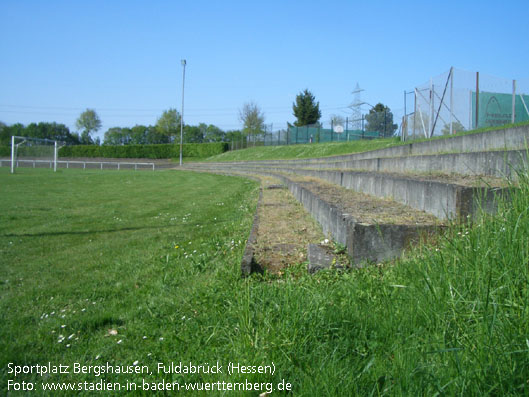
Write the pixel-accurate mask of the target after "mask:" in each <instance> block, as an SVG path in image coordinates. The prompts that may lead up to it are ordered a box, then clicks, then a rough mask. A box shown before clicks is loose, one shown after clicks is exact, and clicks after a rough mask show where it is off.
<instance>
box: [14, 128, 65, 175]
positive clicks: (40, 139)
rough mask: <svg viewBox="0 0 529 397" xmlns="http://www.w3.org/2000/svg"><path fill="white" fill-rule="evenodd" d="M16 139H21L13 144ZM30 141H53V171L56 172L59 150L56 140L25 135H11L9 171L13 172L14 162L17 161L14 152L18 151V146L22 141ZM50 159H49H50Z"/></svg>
mask: <svg viewBox="0 0 529 397" xmlns="http://www.w3.org/2000/svg"><path fill="white" fill-rule="evenodd" d="M16 139H22V142H19V143H17V144H15V140H16ZM28 140H30V141H40V142H47V143H53V146H54V148H53V172H57V157H58V152H59V146H58V145H57V141H54V140H52V139H43V138H32V137H26V136H15V135H12V136H11V173H12V174H14V173H15V163H16V161H17V159H16V153H17V151H18V147H19V146H20V145H22V144H23V143H25V142H27V141H28ZM50 161H51V160H50Z"/></svg>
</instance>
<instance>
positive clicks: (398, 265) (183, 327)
mask: <svg viewBox="0 0 529 397" xmlns="http://www.w3.org/2000/svg"><path fill="white" fill-rule="evenodd" d="M257 197H258V185H257V183H256V182H254V181H251V180H247V179H243V178H239V177H228V176H218V175H209V174H198V173H191V172H183V171H160V172H129V171H119V172H117V171H104V172H101V171H88V170H87V171H82V170H79V171H77V170H59V171H58V172H57V173H52V172H50V171H49V170H46V169H35V170H33V169H23V168H21V169H18V170H17V173H16V174H15V175H10V174H9V173H8V169H7V168H0V275H1V276H0V316H1V321H0V371H1V372H0V376H1V384H0V387H1V389H2V394H5V393H6V392H7V391H8V387H9V388H11V389H10V390H9V392H10V393H13V388H16V387H18V388H19V389H21V388H22V387H23V385H22V382H26V383H25V387H30V386H29V383H31V384H32V385H33V387H34V389H35V395H72V394H86V395H93V394H94V392H93V391H90V390H88V391H86V387H90V385H92V387H96V386H95V385H94V384H96V383H97V384H99V385H100V387H103V386H104V385H107V387H109V386H108V384H112V385H114V386H113V387H114V388H116V387H117V385H118V384H119V385H121V387H122V388H123V389H121V393H124V391H125V390H126V389H125V388H126V387H129V388H130V390H132V387H133V386H132V384H134V385H136V386H134V387H137V389H136V391H135V393H134V394H136V395H152V393H153V392H152V388H154V387H158V386H156V385H161V384H162V382H165V383H170V382H178V384H179V385H182V386H181V387H184V386H183V385H184V383H187V387H188V388H189V387H190V386H189V385H190V384H191V385H194V386H192V387H202V388H203V389H204V390H208V389H207V387H210V389H209V391H208V395H248V396H252V395H253V396H255V395H259V394H260V393H262V392H266V391H268V387H272V388H274V390H275V392H277V393H278V394H280V393H285V392H278V391H277V389H278V387H280V385H283V386H282V387H283V388H287V386H286V384H287V383H288V384H290V385H291V389H292V394H293V395H300V396H315V395H336V396H343V395H455V394H460V395H478V394H479V395H519V394H522V395H523V394H527V393H528V392H529V383H528V379H529V303H528V302H529V287H528V285H529V266H528V265H527V264H528V263H529V212H528V210H527V209H528V208H529V183H528V180H527V176H526V175H525V176H524V175H522V176H521V178H520V189H519V191H518V193H516V194H514V198H513V201H512V203H510V204H508V205H505V206H504V207H503V208H501V209H500V212H499V215H498V216H497V217H494V218H490V217H489V218H485V219H483V220H482V221H481V222H477V223H475V224H474V225H473V226H469V227H463V226H459V227H456V226H454V227H452V228H451V229H450V230H449V231H447V233H446V234H445V235H444V236H443V237H440V238H439V239H438V240H437V241H434V242H431V244H432V245H431V246H418V247H417V248H416V250H415V251H413V252H411V253H409V254H408V255H407V257H406V258H403V259H402V260H399V261H395V262H393V263H386V264H380V265H379V266H372V267H368V268H364V269H359V270H350V271H347V272H345V273H337V272H333V271H324V272H320V273H318V274H317V275H315V276H309V275H307V274H306V271H305V269H304V264H303V263H299V264H293V265H292V266H291V267H290V269H289V270H287V271H286V272H285V274H283V275H280V276H277V275H274V276H266V275H265V276H264V277H260V276H253V277H251V278H248V279H242V278H241V277H240V268H239V265H240V259H241V256H242V251H243V249H244V246H245V240H246V238H247V237H248V233H249V230H250V227H251V223H252V218H253V214H254V210H255V206H256V202H257ZM107 363H108V364H107ZM171 363H173V364H175V365H176V366H178V364H179V363H181V364H182V365H183V366H187V367H191V366H193V365H194V366H199V365H202V368H203V370H202V371H199V370H197V369H196V368H195V373H184V374H181V373H180V374H179V373H175V372H178V371H176V370H174V369H172V368H171ZM190 363H191V364H190ZM230 363H233V364H236V365H238V368H239V371H235V373H231V374H230V373H228V367H229V365H230ZM160 364H162V365H161V367H160ZM37 365H39V366H48V367H47V368H50V370H53V367H54V366H59V365H63V366H67V367H68V369H69V373H63V374H60V373H58V374H53V373H52V374H44V376H42V371H43V370H42V368H41V370H40V373H38V370H37V368H38V367H37ZM182 365H181V367H180V368H182ZM17 366H19V367H17ZM218 366H222V373H212V372H213V371H214V369H215V368H218ZM109 367H110V368H112V371H110V370H109V369H108V368H109ZM243 367H244V373H243V372H242V370H241V369H242V368H243ZM271 367H273V368H274V370H273V373H270V370H269V368H271ZM14 368H19V369H20V370H22V371H25V372H31V373H26V374H24V373H22V374H18V375H17V376H14V373H13V370H14ZM74 368H78V369H79V371H77V373H74ZM103 368H105V369H106V372H107V373H105V374H101V373H100V372H99V371H101V370H102V369H103ZM119 368H121V370H120V369H119ZM144 368H147V372H145V371H144ZM204 368H209V369H210V371H209V373H204V372H205V370H204ZM259 368H261V370H262V372H264V373H259ZM58 369H59V370H60V368H58ZM50 370H47V371H48V372H50ZM109 371H110V373H108V372H109ZM119 371H125V372H128V373H125V374H118V373H116V372H119ZM140 371H141V372H143V373H136V372H140ZM52 372H53V371H52ZM79 372H80V373H79ZM88 372H89V373H88ZM96 372H97V374H96ZM197 372H198V373H197ZM84 382H86V383H84ZM99 382H100V383H99ZM145 383H147V384H148V385H149V386H147V387H148V388H149V389H148V390H146V389H144V390H143V391H140V385H142V387H143V386H144V385H145ZM44 384H45V385H46V386H45V387H48V388H50V387H55V388H57V387H58V386H57V385H62V386H61V387H79V386H82V387H85V389H83V390H84V391H81V390H79V389H76V390H75V391H72V390H69V391H62V392H60V391H50V390H48V391H44V390H43V387H44V386H43V385H44ZM52 384H53V385H55V386H51V385H52ZM206 384H207V385H209V386H205V385H206ZM249 384H250V385H253V386H251V387H252V390H251V391H248V390H247V389H248V385H249ZM17 385H18V386H17ZM66 385H70V386H66ZM228 385H231V387H232V389H231V390H228V389H226V388H227V387H229V386H228ZM241 385H245V386H244V387H243V386H241ZM256 386H258V387H259V389H258V390H256V389H257V387H256ZM223 387H224V389H222V388H223ZM184 390H185V389H181V391H180V392H181V393H183V394H184V395H188V394H193V392H190V391H184ZM111 393H114V392H110V391H108V389H107V394H111ZM166 393H167V394H172V393H173V391H168V392H166ZM195 393H198V392H195ZM18 394H20V395H26V394H27V392H26V391H23V390H20V391H18ZM116 394H117V393H116ZM202 394H206V392H202ZM14 395H16V393H14Z"/></svg>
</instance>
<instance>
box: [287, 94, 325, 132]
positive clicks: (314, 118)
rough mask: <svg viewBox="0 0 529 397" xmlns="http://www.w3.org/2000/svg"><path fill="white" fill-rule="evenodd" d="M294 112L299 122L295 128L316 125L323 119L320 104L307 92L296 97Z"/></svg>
mask: <svg viewBox="0 0 529 397" xmlns="http://www.w3.org/2000/svg"><path fill="white" fill-rule="evenodd" d="M292 110H293V111H294V116H296V118H297V121H296V122H294V125H295V126H298V127H301V126H304V125H311V124H316V123H317V122H318V121H319V120H320V118H321V111H320V103H319V102H316V100H315V98H314V95H312V93H311V92H310V91H309V90H305V91H303V92H301V93H299V94H298V95H297V96H296V102H295V103H293V104H292Z"/></svg>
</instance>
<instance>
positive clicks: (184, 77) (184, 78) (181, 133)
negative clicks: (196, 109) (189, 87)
mask: <svg viewBox="0 0 529 397" xmlns="http://www.w3.org/2000/svg"><path fill="white" fill-rule="evenodd" d="M181 63H182V66H183V67H184V71H183V73H182V114H181V115H180V167H181V166H182V149H183V144H184V85H185V82H186V60H185V59H182V61H181Z"/></svg>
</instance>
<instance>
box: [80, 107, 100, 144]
mask: <svg viewBox="0 0 529 397" xmlns="http://www.w3.org/2000/svg"><path fill="white" fill-rule="evenodd" d="M75 126H76V127H77V129H78V130H82V131H81V143H82V144H83V145H92V144H93V143H94V141H93V140H92V136H91V134H92V133H93V132H96V131H98V130H99V129H100V128H101V120H100V119H99V116H98V115H97V113H96V111H95V110H93V109H86V110H85V111H84V112H83V113H81V115H80V116H79V118H78V119H77V121H76V123H75Z"/></svg>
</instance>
